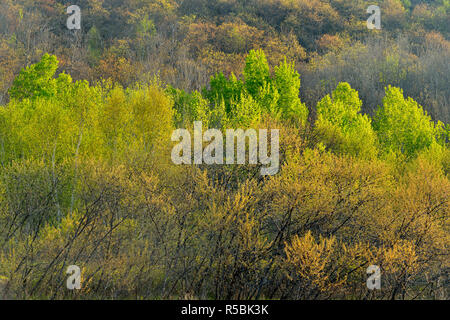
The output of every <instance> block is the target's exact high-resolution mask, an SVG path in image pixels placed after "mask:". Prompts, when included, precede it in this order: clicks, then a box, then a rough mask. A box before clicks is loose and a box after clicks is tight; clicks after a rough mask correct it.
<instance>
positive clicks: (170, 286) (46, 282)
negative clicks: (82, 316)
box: [0, 51, 450, 299]
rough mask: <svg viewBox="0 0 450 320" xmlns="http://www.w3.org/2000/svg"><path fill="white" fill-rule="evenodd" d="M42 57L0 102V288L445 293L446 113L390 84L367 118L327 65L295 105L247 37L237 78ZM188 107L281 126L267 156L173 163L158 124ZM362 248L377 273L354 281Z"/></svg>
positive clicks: (223, 118) (361, 269) (285, 65)
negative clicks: (263, 167)
mask: <svg viewBox="0 0 450 320" xmlns="http://www.w3.org/2000/svg"><path fill="white" fill-rule="evenodd" d="M56 69H57V59H56V57H55V56H51V55H44V56H43V57H42V59H41V61H40V62H38V63H37V64H35V65H31V66H30V67H28V68H26V69H24V70H23V71H22V72H21V73H20V74H19V75H18V76H17V78H16V80H15V81H14V85H13V87H12V88H11V90H10V92H11V96H12V97H13V99H12V100H11V101H10V102H9V103H8V104H6V105H4V106H1V107H0V164H1V167H0V248H1V249H0V278H1V279H3V280H2V281H7V286H2V287H1V288H0V290H2V291H0V294H1V295H6V296H8V297H12V298H45V299H47V298H48V299H50V298H58V299H64V298H67V299H69V298H70V299H74V298H75V299H77V298H80V299H81V298H82V299H85V298H105V299H121V298H135V299H150V298H153V299H155V298H158V299H159V298H163V299H164V298H204V299H210V298H211V299H263V298H267V299H327V298H335V299H355V298H361V299H362V298H365V299H412V298H417V297H420V298H424V299H425V298H427V299H429V298H433V299H447V298H448V296H447V292H446V290H447V289H448V287H446V285H445V274H444V270H446V268H448V267H449V259H448V254H449V252H448V246H449V244H450V233H449V226H450V225H449V222H450V220H449V212H450V200H449V199H450V182H449V179H448V174H449V167H450V166H449V162H450V155H449V148H448V145H447V143H448V127H447V129H446V128H445V126H444V125H443V124H439V123H438V124H435V123H434V122H432V121H431V119H430V117H428V116H427V114H426V113H425V112H424V111H423V109H422V107H421V106H420V105H418V104H417V103H416V102H415V101H414V100H412V99H411V98H405V97H404V95H403V93H402V91H401V89H399V88H395V87H388V88H386V96H385V98H384V103H383V105H382V106H380V108H379V110H378V112H377V114H376V116H375V117H374V119H371V118H370V117H369V116H368V115H365V114H363V113H362V112H361V108H362V101H361V100H360V98H359V95H358V92H357V91H356V90H354V89H352V88H351V87H350V85H349V84H348V83H339V84H338V85H337V86H336V88H334V90H333V93H332V94H331V95H327V96H325V97H323V98H322V99H321V100H320V102H319V103H318V104H317V106H316V108H315V110H314V111H315V114H316V115H317V119H316V120H315V121H311V122H309V121H308V120H307V117H308V109H307V108H306V106H305V105H304V104H303V103H302V102H301V101H300V99H299V90H301V89H300V76H299V74H298V73H297V71H295V68H294V64H293V63H292V62H289V60H288V59H284V58H283V59H282V60H281V63H280V64H279V65H278V66H277V67H275V68H274V69H273V70H270V68H269V66H268V64H267V59H266V56H265V54H264V53H263V52H262V51H251V52H250V53H249V55H248V57H247V62H246V64H245V68H244V71H243V75H244V76H243V78H242V79H238V78H237V77H235V76H234V75H231V76H230V77H226V76H224V75H223V74H221V73H219V74H217V75H216V76H215V77H213V78H212V79H211V82H210V84H209V86H208V87H206V88H204V89H203V90H202V91H201V92H199V91H192V92H186V91H184V90H181V89H179V88H174V87H171V86H166V85H165V84H163V83H161V82H160V81H159V80H158V79H157V78H156V79H153V80H151V81H149V82H147V83H140V84H135V85H133V86H129V87H128V88H124V87H122V86H121V85H119V84H117V83H113V82H112V81H107V80H104V81H101V82H98V83H95V84H89V83H88V82H87V81H75V82H74V81H72V80H71V78H70V76H68V75H66V74H64V73H61V74H59V75H58V76H56V75H55V71H56ZM200 120H201V121H202V122H203V124H204V126H205V127H206V126H209V127H210V128H219V129H221V130H223V129H226V128H229V127H252V128H255V129H258V128H264V129H271V128H277V129H280V161H281V163H280V165H281V170H280V172H279V173H278V174H277V175H275V176H273V177H268V178H264V179H262V178H261V177H260V175H259V174H258V172H259V168H258V166H257V165H251V166H250V165H249V166H246V165H236V166H229V165H223V166H220V165H213V166H205V165H198V166H196V165H194V166H176V165H174V164H172V163H171V161H170V150H171V147H172V145H173V143H172V142H171V141H170V136H171V134H172V131H173V130H174V129H175V128H177V127H178V128H181V127H183V128H187V129H191V128H192V123H193V121H200ZM446 130H447V131H446ZM71 264H75V265H78V266H79V267H80V268H81V269H82V274H83V276H82V278H83V282H82V290H81V291H79V292H76V293H75V292H70V291H69V290H66V289H65V286H64V284H65V281H66V277H67V275H66V274H65V270H66V269H67V267H68V265H71ZM369 265H379V266H381V267H382V277H383V280H382V281H383V282H382V283H383V285H382V290H381V291H376V292H369V291H368V289H367V287H366V285H365V284H366V279H367V274H366V269H367V267H368V266H369ZM99 270H101V272H99ZM424 288H427V289H426V290H425V289H424Z"/></svg>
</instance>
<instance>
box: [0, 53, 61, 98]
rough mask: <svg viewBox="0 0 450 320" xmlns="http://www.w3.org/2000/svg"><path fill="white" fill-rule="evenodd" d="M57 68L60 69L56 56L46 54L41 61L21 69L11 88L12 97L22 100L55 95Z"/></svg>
mask: <svg viewBox="0 0 450 320" xmlns="http://www.w3.org/2000/svg"><path fill="white" fill-rule="evenodd" d="M56 69H58V59H57V58H56V56H54V55H49V54H48V53H46V54H44V55H43V56H42V58H41V61H40V62H38V63H36V64H33V65H31V66H29V67H27V68H25V69H22V71H20V73H19V75H18V76H17V77H16V78H15V79H14V82H13V85H12V87H11V89H10V90H9V94H10V96H11V98H14V99H19V100H21V99H25V98H36V97H51V96H54V95H55V94H56V83H55V81H53V79H52V78H53V76H54V74H55V72H56Z"/></svg>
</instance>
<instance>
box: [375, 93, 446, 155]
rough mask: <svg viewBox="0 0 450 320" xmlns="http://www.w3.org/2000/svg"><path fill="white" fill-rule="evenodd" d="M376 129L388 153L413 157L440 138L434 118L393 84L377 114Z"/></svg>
mask: <svg viewBox="0 0 450 320" xmlns="http://www.w3.org/2000/svg"><path fill="white" fill-rule="evenodd" d="M374 128H375V130H376V132H377V134H378V138H379V141H380V143H381V146H382V148H383V149H384V151H385V152H391V151H392V152H401V153H403V154H405V155H407V156H413V155H415V154H416V153H417V152H418V151H420V150H422V149H424V148H427V147H429V146H430V145H431V144H432V143H433V142H435V141H436V134H438V130H437V129H436V126H435V124H434V122H433V121H432V119H431V117H430V116H429V115H428V114H427V112H426V111H424V110H423V108H422V107H421V106H420V105H419V104H418V103H417V102H416V101H414V100H413V99H412V98H407V99H405V98H404V96H403V90H402V89H399V88H396V87H391V86H389V87H388V88H386V96H385V97H384V99H383V106H382V107H381V108H379V110H378V111H377V115H376V121H375V123H374Z"/></svg>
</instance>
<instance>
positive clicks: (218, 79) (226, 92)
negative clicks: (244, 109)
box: [204, 72, 244, 112]
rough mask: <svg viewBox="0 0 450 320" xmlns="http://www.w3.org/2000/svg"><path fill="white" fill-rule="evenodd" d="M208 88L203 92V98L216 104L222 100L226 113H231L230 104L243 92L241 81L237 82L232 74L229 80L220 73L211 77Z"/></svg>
mask: <svg viewBox="0 0 450 320" xmlns="http://www.w3.org/2000/svg"><path fill="white" fill-rule="evenodd" d="M209 86H210V88H209V89H208V90H206V89H205V90H204V96H205V97H206V98H207V99H208V100H209V101H210V102H216V103H217V102H220V101H221V100H223V101H224V103H225V108H226V110H227V112H230V111H231V104H232V103H234V102H237V101H238V100H239V98H240V96H241V94H242V93H243V91H244V87H243V83H242V81H241V80H238V79H237V78H236V76H235V75H234V74H233V73H232V74H231V76H230V79H227V78H226V77H225V76H224V74H223V73H222V72H220V73H217V74H216V75H215V76H214V77H211V81H210V83H209Z"/></svg>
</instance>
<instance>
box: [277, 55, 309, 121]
mask: <svg viewBox="0 0 450 320" xmlns="http://www.w3.org/2000/svg"><path fill="white" fill-rule="evenodd" d="M274 83H275V87H276V88H277V89H278V92H279V95H280V99H279V100H278V109H279V110H280V112H281V115H282V117H283V118H291V117H293V118H297V119H299V121H300V123H302V124H305V123H306V120H307V118H308V108H307V107H306V105H304V104H303V103H302V102H301V101H300V98H299V96H298V95H299V91H300V75H299V74H298V72H297V70H295V66H294V63H293V62H291V63H288V62H287V60H286V58H284V61H283V62H281V63H280V65H279V66H277V67H275V78H274Z"/></svg>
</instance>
